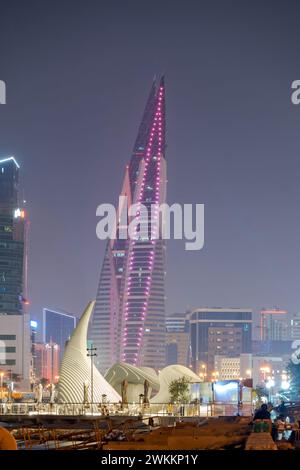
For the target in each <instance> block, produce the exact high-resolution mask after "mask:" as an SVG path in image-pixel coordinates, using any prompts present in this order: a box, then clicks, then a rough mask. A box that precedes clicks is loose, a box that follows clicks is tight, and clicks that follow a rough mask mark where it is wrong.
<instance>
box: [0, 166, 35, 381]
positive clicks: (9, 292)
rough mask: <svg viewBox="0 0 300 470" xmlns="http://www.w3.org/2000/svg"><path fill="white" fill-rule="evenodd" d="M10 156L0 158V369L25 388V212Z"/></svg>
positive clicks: (27, 341) (27, 335)
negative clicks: (18, 379) (13, 377)
mask: <svg viewBox="0 0 300 470" xmlns="http://www.w3.org/2000/svg"><path fill="white" fill-rule="evenodd" d="M19 169H20V166H19V164H18V162H17V161H16V159H15V158H14V157H7V158H4V159H1V160H0V355H1V356H0V368H1V370H3V371H4V372H5V371H9V372H10V373H11V374H16V375H17V376H18V377H19V378H20V379H21V382H22V383H21V384H20V385H21V386H22V388H27V387H29V378H30V328H29V315H28V311H27V309H28V303H29V302H28V298H27V249H26V247H27V230H28V221H27V214H26V211H25V210H24V209H23V208H22V204H21V201H20V200H19Z"/></svg>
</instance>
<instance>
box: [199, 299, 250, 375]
mask: <svg viewBox="0 0 300 470" xmlns="http://www.w3.org/2000/svg"><path fill="white" fill-rule="evenodd" d="M251 331H252V310H249V309H243V308H197V309H195V310H193V311H192V312H191V313H190V343H191V363H192V367H193V369H194V371H195V372H196V373H197V374H199V373H200V372H201V368H202V367H204V369H205V370H206V373H207V374H208V376H209V375H210V374H211V373H212V372H213V371H214V366H215V356H227V357H230V356H231V357H235V356H240V355H241V354H244V353H251Z"/></svg>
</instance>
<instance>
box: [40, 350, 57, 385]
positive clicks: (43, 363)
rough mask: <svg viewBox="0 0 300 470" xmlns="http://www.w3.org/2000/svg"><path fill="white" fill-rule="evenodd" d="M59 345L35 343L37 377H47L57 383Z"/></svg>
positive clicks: (50, 381) (51, 381) (49, 380)
mask: <svg viewBox="0 0 300 470" xmlns="http://www.w3.org/2000/svg"><path fill="white" fill-rule="evenodd" d="M59 365H60V359H59V345H58V344H56V343H53V342H52V341H51V342H50V343H46V344H44V343H36V344H35V379H36V382H39V381H40V380H41V379H47V380H48V382H49V383H57V382H58V379H59Z"/></svg>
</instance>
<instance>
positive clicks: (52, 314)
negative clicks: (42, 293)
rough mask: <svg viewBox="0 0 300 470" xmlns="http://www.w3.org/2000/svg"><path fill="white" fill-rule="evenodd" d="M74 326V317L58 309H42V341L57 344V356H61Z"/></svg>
mask: <svg viewBox="0 0 300 470" xmlns="http://www.w3.org/2000/svg"><path fill="white" fill-rule="evenodd" d="M75 328H76V317H75V316H74V315H70V314H69V313H65V312H62V311H59V310H53V309H50V308H44V309H43V342H44V343H45V344H49V343H55V344H58V346H59V358H60V360H61V359H62V357H63V353H64V350H65V345H66V342H67V341H68V340H69V339H70V337H71V334H72V333H73V331H74V329H75Z"/></svg>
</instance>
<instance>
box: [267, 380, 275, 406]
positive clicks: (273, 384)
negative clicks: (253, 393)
mask: <svg viewBox="0 0 300 470" xmlns="http://www.w3.org/2000/svg"><path fill="white" fill-rule="evenodd" d="M274 386H275V380H274V379H273V377H268V381H267V382H266V387H267V389H268V390H269V401H271V400H272V389H273V387H274Z"/></svg>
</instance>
